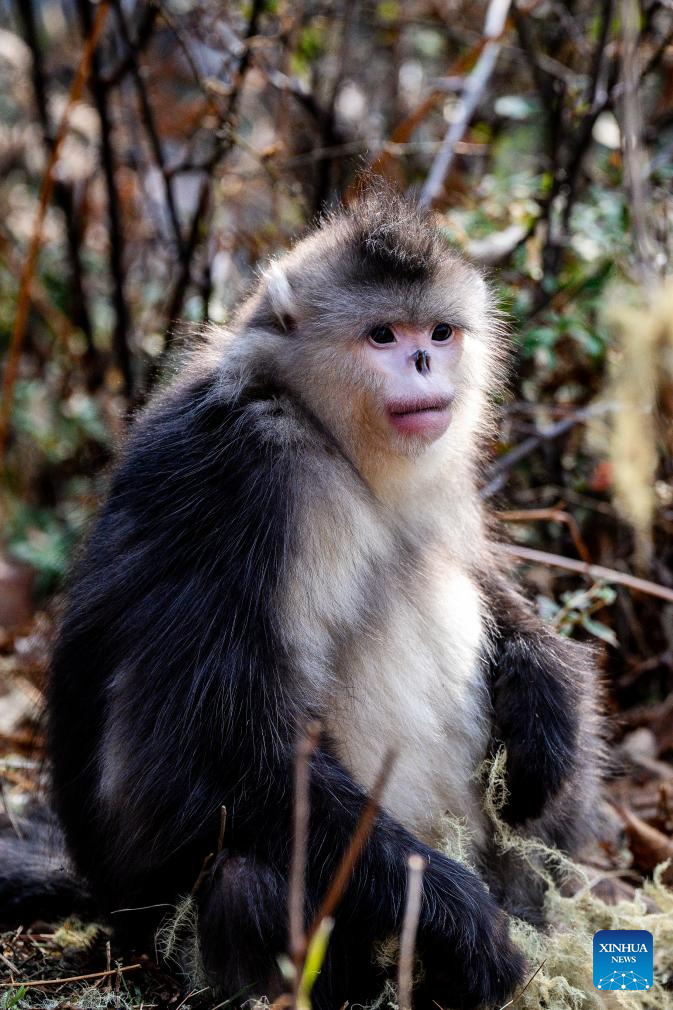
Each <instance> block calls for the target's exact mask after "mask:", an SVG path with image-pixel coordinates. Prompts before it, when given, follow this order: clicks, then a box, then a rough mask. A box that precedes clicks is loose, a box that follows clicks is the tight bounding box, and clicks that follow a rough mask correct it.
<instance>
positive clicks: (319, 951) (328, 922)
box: [297, 916, 334, 1010]
mask: <svg viewBox="0 0 673 1010" xmlns="http://www.w3.org/2000/svg"><path fill="white" fill-rule="evenodd" d="M333 928H334V919H331V918H329V916H328V917H327V918H326V919H323V920H322V921H321V923H320V925H319V926H318V928H317V930H316V931H315V933H314V934H313V939H312V940H311V942H310V944H309V948H308V951H307V952H306V961H305V962H304V971H303V972H302V976H301V981H300V983H299V991H298V993H297V1010H310V1008H311V990H312V989H313V986H314V985H315V981H316V979H317V977H318V975H319V974H320V969H321V968H322V966H323V963H324V961H325V954H326V953H327V945H328V943H329V938H330V936H331V935H332V929H333Z"/></svg>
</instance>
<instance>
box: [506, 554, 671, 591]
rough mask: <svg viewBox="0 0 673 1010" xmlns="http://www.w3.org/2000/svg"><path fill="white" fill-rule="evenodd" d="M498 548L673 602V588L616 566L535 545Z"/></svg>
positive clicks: (595, 579)
mask: <svg viewBox="0 0 673 1010" xmlns="http://www.w3.org/2000/svg"><path fill="white" fill-rule="evenodd" d="M496 546H497V549H498V550H499V551H502V552H503V553H504V554H510V555H512V557H515V558H519V560H521V561H531V562H533V563H534V564H540V565H551V566H552V568H565V569H566V571H569V572H577V573H578V574H579V575H585V576H586V577H587V578H588V579H593V580H594V581H598V580H599V579H602V580H603V581H605V582H614V583H615V584H616V585H618V586H625V587H626V588H627V589H633V590H634V591H635V592H637V593H647V595H648V596H656V597H658V598H659V599H660V600H668V601H669V602H670V603H673V589H669V588H668V586H662V585H660V584H659V583H658V582H651V581H650V580H649V579H639V578H638V577H637V576H635V575H629V574H628V573H627V572H619V571H617V569H615V568H604V567H603V565H588V564H586V563H585V562H584V561H576V560H575V559H574V558H565V557H563V555H561V554H549V553H548V552H547V551H538V550H536V549H535V548H533V547H519V545H518V544H497V545H496Z"/></svg>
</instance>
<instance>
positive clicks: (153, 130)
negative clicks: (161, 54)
mask: <svg viewBox="0 0 673 1010" xmlns="http://www.w3.org/2000/svg"><path fill="white" fill-rule="evenodd" d="M113 6H114V11H115V15H116V18H117V23H118V25H119V31H120V32H121V36H122V39H123V40H124V45H125V46H126V48H127V49H128V53H129V60H130V68H131V75H132V77H133V83H134V85H135V89H136V93H137V95H138V101H139V103H140V110H141V113H142V124H143V126H144V128H145V132H146V134H147V136H148V138H149V142H150V147H151V148H152V153H153V154H154V160H155V161H156V163H157V168H158V169H159V174H160V175H161V178H162V181H163V184H164V195H165V198H166V206H167V207H168V216H169V217H170V219H171V225H172V228H173V236H174V238H175V244H176V246H177V250H178V255H179V256H180V258H181V259H182V258H183V256H184V242H183V240H182V229H181V227H180V217H179V215H178V208H177V204H176V202H175V194H174V193H173V186H172V184H171V179H170V177H169V176H168V174H167V172H166V158H165V156H164V148H163V144H162V143H161V138H160V137H159V131H158V130H157V124H156V121H155V118H154V113H153V111H152V106H151V104H150V99H149V95H148V93H147V88H146V87H145V81H144V80H143V76H142V73H141V70H140V64H139V61H138V57H137V55H136V52H135V49H134V46H133V42H132V40H131V36H130V33H129V29H128V25H127V23H126V18H125V17H124V10H123V8H122V5H121V2H120V0H113Z"/></svg>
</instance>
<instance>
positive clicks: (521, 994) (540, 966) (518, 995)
mask: <svg viewBox="0 0 673 1010" xmlns="http://www.w3.org/2000/svg"><path fill="white" fill-rule="evenodd" d="M544 966H545V962H544V961H542V962H541V964H539V965H538V966H537V968H536V969H535V971H534V972H533V974H532V975H531V977H530V978H529V979H528V981H527V982H526V984H525V986H524V987H523V989H522V990H521V992H518V993H517V994H516V996H515V997H514V999H511V1000H510V1001H509V1003H505V1004H504V1005H503V1006H501V1007H500V1010H506V1007H508V1006H514V1004H515V1003H518V1002H519V1000H520V999H521V997H522V996H523V994H524V993H525V991H526V989H527V988H528V986H529V985H530V984H531V982H532V981H533V979H534V978H535V976H536V975H537V974H538V972H540V971H542V969H543V968H544Z"/></svg>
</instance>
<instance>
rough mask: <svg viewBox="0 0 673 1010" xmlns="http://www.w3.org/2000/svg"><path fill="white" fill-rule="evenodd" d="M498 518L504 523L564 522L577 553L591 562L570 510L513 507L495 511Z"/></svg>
mask: <svg viewBox="0 0 673 1010" xmlns="http://www.w3.org/2000/svg"><path fill="white" fill-rule="evenodd" d="M496 515H497V517H498V519H502V521H503V522H506V523H528V522H546V521H550V522H554V523H564V524H565V525H566V526H567V527H568V529H569V531H570V535H571V537H572V538H573V543H574V544H575V548H576V550H577V553H578V554H579V556H580V557H581V559H582V561H584V563H585V564H587V565H590V564H591V555H590V554H589V550H588V548H587V545H586V544H585V543H584V540H583V539H582V534H581V533H580V528H579V525H578V523H577V520H576V519H575V516H573V515H571V514H570V512H564V511H563V509H560V508H551V509H513V510H511V511H506V512H497V513H496Z"/></svg>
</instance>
